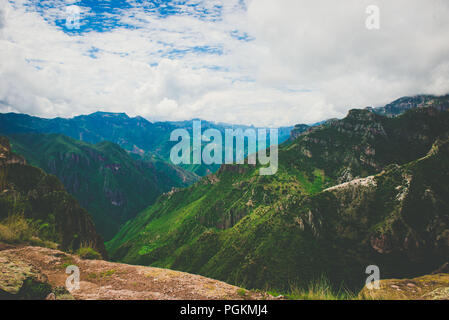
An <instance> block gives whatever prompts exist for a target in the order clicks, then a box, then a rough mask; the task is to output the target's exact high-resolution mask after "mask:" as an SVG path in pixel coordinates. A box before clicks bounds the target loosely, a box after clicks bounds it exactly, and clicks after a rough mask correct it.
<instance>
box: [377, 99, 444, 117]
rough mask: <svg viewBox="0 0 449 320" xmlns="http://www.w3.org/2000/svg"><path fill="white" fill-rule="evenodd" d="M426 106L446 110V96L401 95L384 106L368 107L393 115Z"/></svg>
mask: <svg viewBox="0 0 449 320" xmlns="http://www.w3.org/2000/svg"><path fill="white" fill-rule="evenodd" d="M427 107H433V108H436V109H438V110H440V111H444V110H447V109H448V108H449V103H448V96H442V97H435V96H430V95H419V96H415V97H403V98H400V99H398V100H396V101H393V102H392V103H389V104H387V105H386V106H385V107H380V108H368V109H369V110H371V111H372V112H374V113H376V114H380V115H383V116H387V117H395V116H398V115H400V114H402V113H404V112H406V111H407V110H410V109H414V108H427Z"/></svg>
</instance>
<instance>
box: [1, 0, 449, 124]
mask: <svg viewBox="0 0 449 320" xmlns="http://www.w3.org/2000/svg"><path fill="white" fill-rule="evenodd" d="M375 2H376V4H377V5H378V6H379V8H380V12H381V28H380V30H376V31H370V30H367V29H366V27H365V20H366V18H367V14H366V7H367V5H370V4H372V1H370V0H346V1H345V2H344V3H341V2H336V1H331V0H327V1H326V0H316V1H310V0H276V1H273V0H191V1H187V0H186V1H181V0H179V1H161V0H160V1H133V0H111V1H90V0H89V1H88V0H83V1H76V0H44V1H37V0H14V1H13V0H11V1H8V0H0V48H1V49H0V112H23V113H29V114H33V115H37V116H43V117H57V116H62V117H71V116H75V115H79V114H86V113H91V112H95V111H97V110H103V111H111V112H126V113H128V114H129V115H131V116H134V115H141V116H144V117H146V118H147V119H149V120H186V119H192V118H203V119H206V120H211V121H221V122H228V123H239V124H254V125H259V126H281V125H293V124H296V123H313V122H317V121H320V120H323V119H327V118H331V117H342V116H344V115H345V114H346V112H347V111H348V109H350V108H354V107H364V106H368V105H370V106H378V105H382V104H385V103H388V102H390V101H391V100H394V99H396V98H398V97H401V96H405V95H414V94H419V93H430V94H443V93H447V92H448V91H449V79H448V76H447V75H448V74H449V42H448V41H447V39H448V38H449V19H447V16H449V3H448V2H447V1H445V0H429V1H414V2H413V3H412V2H410V1H406V0H395V1H388V0H377V1H375ZM76 17H79V19H74V18H76ZM68 21H69V22H71V21H79V28H73V26H74V25H73V24H71V23H69V24H68V23H67V22H68Z"/></svg>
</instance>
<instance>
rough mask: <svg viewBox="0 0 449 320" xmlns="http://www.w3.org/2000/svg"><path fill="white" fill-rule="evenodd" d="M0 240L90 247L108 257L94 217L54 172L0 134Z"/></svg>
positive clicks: (69, 247)
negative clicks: (29, 160)
mask: <svg viewBox="0 0 449 320" xmlns="http://www.w3.org/2000/svg"><path fill="white" fill-rule="evenodd" d="M0 236H1V237H0V241H16V240H23V241H30V242H31V243H33V244H44V245H45V244H48V243H56V244H58V245H59V246H60V248H61V249H63V250H73V251H74V250H77V249H78V248H80V246H89V247H92V248H94V249H96V250H98V251H99V252H100V253H102V254H103V256H104V257H106V256H107V255H106V250H105V248H104V244H103V239H102V238H101V237H100V236H99V235H98V234H97V232H96V230H95V226H94V223H93V221H92V218H91V216H90V215H89V214H88V213H87V211H86V210H84V209H83V208H81V206H80V205H79V204H78V202H77V201H76V200H75V199H74V198H73V197H72V196H71V195H69V194H68V193H67V192H66V191H65V189H64V186H63V185H62V183H61V182H60V181H59V180H58V179H57V178H56V177H55V176H53V175H48V174H46V173H45V172H43V171H42V170H41V169H39V168H36V167H33V166H30V165H28V164H26V162H25V160H24V159H23V158H22V157H20V156H18V155H15V154H14V153H12V152H11V150H10V146H9V142H8V139H6V138H4V137H0Z"/></svg>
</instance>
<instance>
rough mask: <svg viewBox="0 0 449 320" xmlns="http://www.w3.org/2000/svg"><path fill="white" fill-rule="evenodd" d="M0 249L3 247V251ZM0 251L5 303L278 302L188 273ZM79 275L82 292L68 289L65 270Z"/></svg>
mask: <svg viewBox="0 0 449 320" xmlns="http://www.w3.org/2000/svg"><path fill="white" fill-rule="evenodd" d="M0 249H1V248H0ZM3 249H4V250H1V251H0V299H30V298H32V299H76V300H178V299H183V300H215V299H217V300H228V299H229V300H241V299H250V300H252V299H273V297H272V296H269V295H267V294H263V293H256V292H252V291H246V290H244V289H241V288H238V287H235V286H232V285H229V284H226V283H224V282H221V281H217V280H212V279H209V278H205V277H202V276H198V275H193V274H188V273H184V272H178V271H172V270H168V269H159V268H152V267H141V266H132V265H127V264H121V263H112V262H107V261H102V260H83V259H81V258H79V257H78V256H76V255H71V254H68V253H65V252H62V251H59V250H52V249H48V248H41V247H30V246H27V247H21V248H7V247H6V248H5V247H3ZM70 265H74V266H77V267H78V268H79V270H80V282H79V289H77V290H71V291H70V292H69V291H67V289H65V285H66V280H67V278H68V277H69V274H66V268H67V267H68V266H70Z"/></svg>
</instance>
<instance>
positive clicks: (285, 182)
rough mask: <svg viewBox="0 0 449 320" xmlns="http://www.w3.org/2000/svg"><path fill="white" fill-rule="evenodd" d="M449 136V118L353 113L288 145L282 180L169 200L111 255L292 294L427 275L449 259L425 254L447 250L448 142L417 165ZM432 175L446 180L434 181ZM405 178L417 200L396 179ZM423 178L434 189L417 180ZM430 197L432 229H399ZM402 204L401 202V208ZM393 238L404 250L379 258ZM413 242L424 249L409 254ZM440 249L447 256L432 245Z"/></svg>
mask: <svg viewBox="0 0 449 320" xmlns="http://www.w3.org/2000/svg"><path fill="white" fill-rule="evenodd" d="M448 128H449V113H448V112H440V111H438V110H437V109H434V108H432V107H428V108H419V109H414V110H411V111H409V112H407V113H406V114H404V115H402V116H400V117H397V118H387V117H383V116H379V115H376V114H374V113H372V112H370V111H368V110H351V111H350V113H349V114H348V116H347V117H346V118H345V119H343V120H335V121H331V122H328V123H326V124H325V125H321V126H319V127H317V128H314V129H312V130H310V131H309V132H308V133H306V134H304V135H300V136H299V137H298V138H297V139H296V140H294V141H292V142H290V143H288V144H285V145H283V146H282V147H281V148H280V150H279V162H280V164H279V171H278V173H277V174H276V175H274V176H259V174H258V168H257V167H253V166H248V165H245V166H222V168H221V169H220V171H219V172H218V173H217V174H216V175H211V176H208V177H206V178H204V179H203V180H201V181H200V182H198V183H197V184H195V185H194V186H192V187H189V188H187V189H184V190H180V191H177V192H173V193H168V194H166V195H164V196H163V197H161V198H160V199H159V200H158V201H157V203H156V204H155V205H153V206H151V207H149V208H148V209H146V210H144V211H143V212H142V213H141V214H140V215H139V216H138V217H136V218H135V219H134V220H132V221H130V222H128V223H127V224H126V225H125V226H124V227H123V228H122V229H121V230H120V232H119V233H118V234H117V236H116V237H114V239H113V240H112V241H110V242H108V243H107V248H108V250H109V251H110V253H111V255H112V257H113V258H115V259H118V260H121V261H125V262H130V263H136V264H145V265H156V266H164V267H170V268H174V269H179V270H183V271H187V272H193V273H200V274H203V275H206V276H209V277H213V278H217V279H220V280H224V281H228V282H232V283H236V284H239V285H245V286H247V287H256V288H265V287H270V288H277V289H283V290H285V289H287V288H288V287H289V286H290V285H291V284H298V285H303V284H305V283H308V282H309V281H311V280H313V279H314V278H318V277H320V276H321V275H322V274H326V276H327V277H329V278H330V279H331V280H332V281H333V283H334V284H340V283H341V282H342V281H344V282H345V283H346V284H347V285H349V286H361V285H362V279H363V278H364V277H365V276H366V275H365V274H364V268H366V266H368V265H369V264H378V265H380V267H381V270H382V271H383V272H384V274H385V275H392V276H394V275H400V273H410V274H414V273H419V272H424V271H426V272H428V271H429V269H431V268H432V267H434V266H436V265H438V263H440V262H441V260H442V259H443V258H442V257H444V255H441V254H440V255H434V256H432V257H433V258H432V259H430V260H429V259H426V257H427V256H423V255H420V252H430V251H429V250H430V249H432V250H434V251H435V250H437V251H438V250H440V249H441V250H443V251H442V252H444V250H447V243H446V244H445V242H444V241H446V240H444V239H446V238H445V237H446V236H447V233H448V232H449V231H447V228H448V224H447V218H448V217H447V210H446V209H447V203H446V201H447V200H445V199H447V198H449V194H448V190H447V188H446V187H445V185H447V181H448V176H447V171H445V170H447V167H446V164H447V152H446V151H447V143H444V144H441V147H440V148H439V150H440V151H439V152H434V153H432V155H430V156H428V157H426V158H424V159H421V160H419V161H417V159H420V158H422V157H425V156H426V154H427V152H428V151H429V150H430V149H431V148H432V145H433V144H434V143H435V141H436V140H437V139H438V138H439V137H444V135H445V134H446V133H447V131H448ZM393 164H395V165H394V166H393ZM389 165H390V167H388V166H389ZM396 165H398V166H396ZM435 168H437V170H438V172H439V175H440V179H435V176H434V175H430V174H429V175H428V172H427V171H429V170H431V169H432V170H434V169H435ZM382 170H386V171H385V172H383V173H381V172H382ZM408 172H410V173H408ZM371 174H379V175H378V176H376V177H375V178H373V179H374V180H375V181H376V182H375V183H374V185H375V187H373V186H372V184H371V183H370V181H371V179H369V180H368V182H363V183H361V184H360V188H359V189H357V188H356V189H354V191H348V192H349V194H346V193H345V192H340V190H346V188H347V187H343V189H337V190H334V191H332V190H330V191H323V189H325V188H327V187H330V186H333V185H336V184H338V183H342V182H347V181H351V180H353V179H354V178H357V177H366V176H368V175H371ZM404 175H405V176H407V177H409V176H410V177H409V178H407V179H406V181H409V180H410V186H412V185H416V186H417V187H416V188H418V189H416V190H417V191H416V192H414V190H415V189H414V188H415V187H413V188H412V187H407V184H406V183H405V182H404V180H403V179H401V178H400V177H402V176H404ZM423 177H428V179H429V180H425V181H422V180H419V179H424V178H423ZM414 181H416V182H414ZM404 183H405V184H404ZM365 184H366V185H367V186H366V187H365ZM420 185H421V186H422V187H419V186H420ZM425 186H428V187H425ZM349 187H350V189H351V188H352V184H349ZM419 188H421V189H422V190H421V189H419ZM423 188H424V189H423ZM427 189H429V190H432V191H426V190H427ZM351 190H352V189H351ZM398 190H402V191H401V192H402V193H401V194H403V195H402V196H398V193H399V191H398ZM422 192H424V193H425V192H427V193H429V192H430V193H429V194H433V195H434V197H435V203H437V205H436V207H430V209H429V210H424V211H421V210H419V212H420V214H422V215H424V216H425V217H426V218H425V219H424V220H425V221H427V222H428V223H429V224H428V225H427V226H426V227H424V225H421V224H418V225H413V224H410V223H409V222H404V224H403V225H401V224H400V223H399V222H401V221H403V220H404V217H405V216H406V217H412V216H419V214H418V215H415V214H414V213H412V211H413V210H414V209H413V208H422V207H423V205H421V207H419V206H418V205H412V206H410V205H409V203H422V201H423V200H422V199H423V197H424V195H423V193H422ZM397 197H400V199H402V200H400V201H399V200H398V201H399V202H398V203H396V202H395V201H396V200H395V199H396V198H397ZM432 201H433V200H432ZM407 210H412V211H407ZM398 212H399V213H398ZM398 221H399V222H398ZM420 226H421V227H423V228H424V230H421V229H417V228H418V227H420ZM436 226H438V228H439V229H438V231H434V230H436V229H433V228H436ZM396 227H397V228H399V230H400V232H399V231H396V229H394V228H396ZM421 227H420V228H421ZM426 228H427V229H426ZM430 229H431V230H432V232H430V231H429V230H430ZM389 230H393V231H391V232H392V234H393V235H394V236H392V239H393V238H394V239H396V238H395V237H396V236H397V237H398V239H399V240H398V241H399V242H400V241H405V242H406V243H408V246H406V247H395V248H396V249H395V250H393V251H390V250H386V251H385V250H384V249H382V248H383V247H384V246H383V245H382V239H384V238H385V239H387V238H388V236H387V234H388V231H389ZM382 232H383V233H382ZM404 237H406V239H407V240H405V238H404ZM376 239H380V240H376ZM388 239H389V238H388ZM417 239H421V240H422V242H420V244H419V245H418V246H420V248H421V247H423V248H425V250H423V251H413V250H412V249H410V248H412V247H411V243H417V242H416V241H415V240H417ZM423 239H424V240H423ZM438 239H440V240H438ZM441 239H443V240H442V243H443V245H442V246H441V247H440V246H439V245H437V244H436V243H437V242H438V241H441ZM385 241H386V242H388V241H390V240H388V241H387V240H385ZM418 243H419V241H418ZM438 243H439V242H438ZM444 246H446V247H444ZM379 248H380V249H379ZM437 248H439V249H437ZM445 248H446V249H445ZM409 254H410V255H411V256H410V257H408V255H409ZM413 255H416V256H415V257H414V258H412V256H413ZM404 257H405V258H404Z"/></svg>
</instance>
